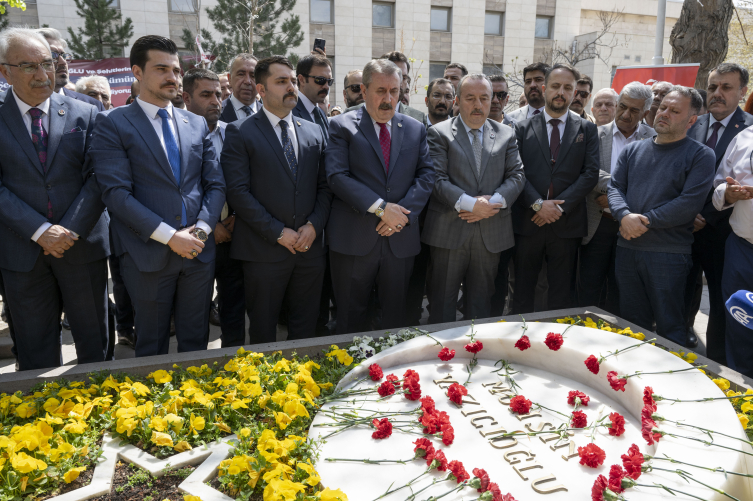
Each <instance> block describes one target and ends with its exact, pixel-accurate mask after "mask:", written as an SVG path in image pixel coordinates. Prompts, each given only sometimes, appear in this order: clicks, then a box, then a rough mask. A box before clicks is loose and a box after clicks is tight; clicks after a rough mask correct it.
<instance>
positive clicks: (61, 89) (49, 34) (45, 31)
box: [36, 28, 106, 111]
mask: <svg viewBox="0 0 753 501" xmlns="http://www.w3.org/2000/svg"><path fill="white" fill-rule="evenodd" d="M36 31H37V33H39V34H40V35H42V36H43V37H44V38H45V39H46V40H47V43H49V44H50V50H51V51H52V61H53V63H55V92H57V93H58V94H60V95H63V96H68V97H72V98H73V99H76V100H78V101H83V102H85V103H87V104H91V105H92V106H95V107H96V108H97V110H98V111H105V109H106V108H105V107H104V105H103V104H102V103H101V102H99V101H97V100H96V99H94V98H91V97H89V96H87V95H85V94H81V93H80V92H74V91H72V90H70V89H67V88H65V86H66V85H68V82H69V81H70V79H69V75H68V61H70V60H71V59H73V54H71V53H69V52H68V42H66V41H65V40H63V37H62V35H61V34H60V32H59V31H58V30H56V29H55V28H39V29H38V30H36Z"/></svg>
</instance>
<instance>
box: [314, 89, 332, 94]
mask: <svg viewBox="0 0 753 501" xmlns="http://www.w3.org/2000/svg"><path fill="white" fill-rule="evenodd" d="M327 94H329V89H324V90H320V91H319V92H317V93H316V95H317V96H326V95H327Z"/></svg>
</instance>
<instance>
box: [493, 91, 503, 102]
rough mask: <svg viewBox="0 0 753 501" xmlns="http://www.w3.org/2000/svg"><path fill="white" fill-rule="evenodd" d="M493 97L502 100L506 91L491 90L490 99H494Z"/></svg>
mask: <svg viewBox="0 0 753 501" xmlns="http://www.w3.org/2000/svg"><path fill="white" fill-rule="evenodd" d="M495 97H496V98H497V99H499V100H500V101H504V100H505V99H507V92H505V91H503V90H502V91H499V92H492V101H493V100H494V98H495Z"/></svg>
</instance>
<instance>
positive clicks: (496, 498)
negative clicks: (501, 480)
mask: <svg viewBox="0 0 753 501" xmlns="http://www.w3.org/2000/svg"><path fill="white" fill-rule="evenodd" d="M486 492H491V493H492V501H500V500H501V499H502V491H500V490H499V486H498V485H497V484H495V483H494V482H489V487H487V489H486Z"/></svg>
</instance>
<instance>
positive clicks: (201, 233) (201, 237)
mask: <svg viewBox="0 0 753 501" xmlns="http://www.w3.org/2000/svg"><path fill="white" fill-rule="evenodd" d="M194 234H195V235H196V238H198V239H199V240H201V241H202V242H206V240H207V238H208V236H207V232H206V231H204V230H202V229H200V228H197V229H196V230H195V232H194Z"/></svg>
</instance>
